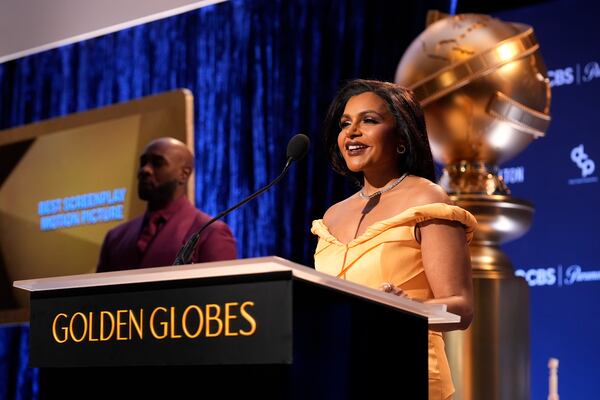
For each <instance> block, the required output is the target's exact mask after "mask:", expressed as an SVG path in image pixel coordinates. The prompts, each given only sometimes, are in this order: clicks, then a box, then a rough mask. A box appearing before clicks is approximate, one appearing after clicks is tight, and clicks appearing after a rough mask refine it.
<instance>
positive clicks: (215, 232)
mask: <svg viewBox="0 0 600 400" xmlns="http://www.w3.org/2000/svg"><path fill="white" fill-rule="evenodd" d="M158 212H159V213H160V214H161V216H162V219H161V220H162V223H161V225H160V226H159V227H158V232H157V233H156V235H155V236H154V238H153V239H152V240H151V241H150V243H149V244H148V246H147V248H146V250H145V252H144V253H141V252H140V250H139V249H138V245H137V241H138V239H139V237H140V233H141V232H142V229H143V227H144V223H147V221H148V215H149V214H148V213H145V214H143V215H140V216H139V217H136V218H134V219H132V220H130V221H128V222H125V223H123V224H121V225H119V226H117V227H115V228H113V229H111V230H110V231H109V232H108V233H107V234H106V237H105V238H104V243H102V248H101V250H100V258H99V260H98V270H97V271H98V272H107V271H120V270H125V269H136V268H148V267H161V266H167V265H172V264H173V261H174V260H175V256H176V255H177V252H178V251H179V249H180V248H181V247H182V246H183V245H184V244H185V242H186V241H187V240H188V239H189V238H190V236H192V234H193V233H194V232H196V231H197V230H199V229H200V227H202V225H204V224H205V223H206V222H208V221H209V220H210V218H211V217H209V216H208V215H207V214H205V213H203V212H202V211H200V210H198V209H197V208H195V207H194V206H193V205H192V204H191V203H190V202H189V200H188V199H187V197H185V196H182V197H180V198H179V199H177V200H175V201H174V202H172V203H171V204H169V205H168V206H167V207H166V208H164V209H162V210H159V211H158ZM235 258H236V243H235V239H234V238H233V235H232V234H231V230H230V229H229V227H228V226H227V225H226V224H225V223H224V222H221V221H216V222H214V223H213V224H212V225H210V226H209V227H208V228H206V229H205V230H204V232H202V235H201V236H200V239H199V240H198V243H197V244H196V248H195V249H194V254H193V256H192V263H202V262H209V261H222V260H232V259H235Z"/></svg>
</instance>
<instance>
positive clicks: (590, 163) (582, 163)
mask: <svg viewBox="0 0 600 400" xmlns="http://www.w3.org/2000/svg"><path fill="white" fill-rule="evenodd" d="M571 161H573V162H574V163H575V165H577V167H578V168H579V169H580V170H581V178H575V179H569V185H579V184H582V183H593V182H598V177H597V176H590V175H592V174H593V173H594V171H595V170H596V164H595V163H594V160H592V159H591V158H590V157H589V156H588V155H587V154H586V152H585V149H584V147H583V144H580V145H579V146H575V147H573V149H571Z"/></svg>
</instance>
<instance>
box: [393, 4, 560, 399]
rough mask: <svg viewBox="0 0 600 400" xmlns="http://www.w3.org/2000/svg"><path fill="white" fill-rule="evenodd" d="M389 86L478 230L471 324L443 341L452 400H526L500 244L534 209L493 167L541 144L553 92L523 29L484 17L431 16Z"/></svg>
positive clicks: (523, 310)
mask: <svg viewBox="0 0 600 400" xmlns="http://www.w3.org/2000/svg"><path fill="white" fill-rule="evenodd" d="M396 82H397V83H400V84H402V85H404V86H407V87H409V88H411V89H412V90H413V91H414V92H415V94H416V96H417V98H418V99H419V100H420V102H421V105H422V106H423V109H424V112H425V119H426V122H427V129H428V132H429V139H430V142H431V148H432V152H433V156H434V158H435V159H436V161H438V162H439V163H441V164H443V165H444V170H443V175H442V178H441V180H440V184H441V185H442V186H443V187H444V189H446V191H447V192H448V193H449V194H450V197H451V198H452V200H453V201H454V202H455V203H456V204H457V205H460V206H462V207H464V208H466V209H468V210H469V211H471V212H472V213H473V214H474V215H475V216H476V217H477V220H478V222H479V226H478V228H477V231H476V232H475V237H474V239H473V242H472V243H471V258H472V263H473V278H474V282H473V283H474V295H475V318H474V322H473V324H472V326H471V327H470V328H469V329H468V330H467V331H464V332H451V333H450V334H448V335H447V350H448V354H449V359H450V364H451V367H452V373H453V376H454V381H455V385H456V389H457V391H456V398H457V399H465V400H466V399H511V400H512V399H527V398H529V315H528V305H529V299H528V287H527V284H526V283H525V281H524V280H523V279H522V278H517V277H515V276H514V271H513V267H512V264H511V262H510V259H509V258H508V257H507V256H506V255H505V254H504V253H503V252H502V250H500V247H499V246H500V244H501V243H504V242H507V241H509V240H514V239H516V238H518V237H520V236H522V235H523V234H525V232H526V231H527V230H528V229H529V227H530V225H531V221H532V217H533V212H534V208H533V205H532V204H531V203H529V202H527V201H525V200H519V199H516V198H513V197H512V196H511V195H510V190H509V189H508V187H507V186H506V184H505V183H504V181H503V179H502V177H500V176H498V165H499V164H500V163H502V162H504V161H506V160H509V159H510V158H512V157H514V156H515V155H517V154H518V153H519V152H521V151H523V150H524V149H525V147H527V145H528V144H529V143H530V142H531V141H532V140H533V139H535V138H539V137H542V136H544V134H545V132H546V130H547V128H548V125H549V122H550V116H549V108H550V85H549V81H548V78H547V71H546V67H545V66H544V63H543V60H542V57H541V55H540V53H539V44H538V43H537V41H536V39H535V37H534V35H533V29H532V28H531V27H530V26H527V25H523V24H517V23H508V22H504V21H500V20H498V19H495V18H492V17H490V16H487V15H481V14H461V15H456V16H448V15H445V14H441V13H438V12H435V11H433V12H430V13H429V14H428V26H427V28H426V30H425V31H424V32H422V33H421V34H420V35H419V37H417V38H416V39H415V40H414V41H413V43H412V44H411V45H410V46H409V48H408V49H407V51H406V52H405V54H404V56H403V57H402V60H401V61H400V64H399V65H398V69H397V71H396Z"/></svg>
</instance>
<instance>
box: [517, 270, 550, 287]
mask: <svg viewBox="0 0 600 400" xmlns="http://www.w3.org/2000/svg"><path fill="white" fill-rule="evenodd" d="M515 275H516V276H520V277H523V278H525V280H526V281H527V284H528V285H529V286H552V285H554V284H555V283H556V269H554V268H534V269H529V270H527V271H525V270H523V269H518V270H516V271H515Z"/></svg>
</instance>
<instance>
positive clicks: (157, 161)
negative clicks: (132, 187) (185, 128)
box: [138, 141, 185, 204]
mask: <svg viewBox="0 0 600 400" xmlns="http://www.w3.org/2000/svg"><path fill="white" fill-rule="evenodd" d="M183 174H184V172H183V160H182V157H181V155H180V154H179V152H178V151H177V149H175V148H174V146H172V145H170V144H169V143H168V142H163V141H155V142H152V143H150V144H149V145H148V147H146V149H145V150H144V153H143V154H142V155H141V156H140V166H139V170H138V196H139V198H140V199H142V200H145V201H148V202H150V203H153V204H166V203H168V202H169V201H170V200H172V199H173V197H174V194H175V192H176V190H177V188H178V186H179V185H180V183H181V182H183V181H184V180H185V178H184V177H183ZM182 179H183V181H182Z"/></svg>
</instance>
